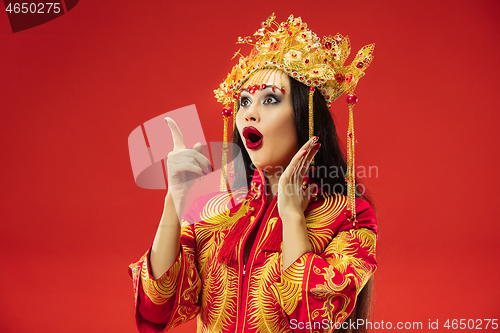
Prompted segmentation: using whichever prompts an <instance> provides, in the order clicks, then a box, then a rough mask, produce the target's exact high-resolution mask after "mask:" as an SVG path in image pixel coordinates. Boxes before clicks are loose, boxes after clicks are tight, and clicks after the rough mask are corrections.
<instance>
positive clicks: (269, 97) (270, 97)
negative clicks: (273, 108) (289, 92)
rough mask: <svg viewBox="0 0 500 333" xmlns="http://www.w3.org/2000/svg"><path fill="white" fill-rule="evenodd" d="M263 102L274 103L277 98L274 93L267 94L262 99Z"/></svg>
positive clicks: (276, 101)
mask: <svg viewBox="0 0 500 333" xmlns="http://www.w3.org/2000/svg"><path fill="white" fill-rule="evenodd" d="M262 103H263V104H276V103H279V100H278V99H277V98H276V96H274V95H267V96H266V97H265V98H264V100H263V101H262Z"/></svg>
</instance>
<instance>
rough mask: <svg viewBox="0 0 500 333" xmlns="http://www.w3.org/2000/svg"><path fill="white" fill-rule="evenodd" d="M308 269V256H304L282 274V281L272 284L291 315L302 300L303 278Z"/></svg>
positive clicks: (278, 297)
mask: <svg viewBox="0 0 500 333" xmlns="http://www.w3.org/2000/svg"><path fill="white" fill-rule="evenodd" d="M305 269H306V257H305V256H302V257H300V258H299V259H298V261H295V262H294V263H293V264H291V265H290V266H289V267H288V268H287V269H286V270H285V271H284V272H283V275H282V276H281V281H279V282H276V283H275V284H274V285H272V286H271V290H272V291H273V294H274V296H275V297H276V299H278V301H279V302H280V303H281V307H282V308H283V309H284V310H285V312H286V313H287V314H288V315H290V314H291V313H293V312H294V311H295V309H296V308H297V305H298V304H299V302H300V301H302V279H303V277H304V272H305Z"/></svg>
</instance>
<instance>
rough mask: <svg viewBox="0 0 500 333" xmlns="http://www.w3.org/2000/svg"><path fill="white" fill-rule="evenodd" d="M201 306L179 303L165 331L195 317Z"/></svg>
mask: <svg viewBox="0 0 500 333" xmlns="http://www.w3.org/2000/svg"><path fill="white" fill-rule="evenodd" d="M198 311H199V307H187V306H182V305H179V306H178V307H177V308H176V310H175V312H176V313H175V314H172V316H171V317H170V318H171V321H170V322H169V323H168V325H167V326H166V327H165V329H164V331H168V330H169V329H172V328H174V327H176V326H179V325H180V324H182V323H185V322H187V321H188V320H191V319H193V318H194V317H196V315H197V314H198Z"/></svg>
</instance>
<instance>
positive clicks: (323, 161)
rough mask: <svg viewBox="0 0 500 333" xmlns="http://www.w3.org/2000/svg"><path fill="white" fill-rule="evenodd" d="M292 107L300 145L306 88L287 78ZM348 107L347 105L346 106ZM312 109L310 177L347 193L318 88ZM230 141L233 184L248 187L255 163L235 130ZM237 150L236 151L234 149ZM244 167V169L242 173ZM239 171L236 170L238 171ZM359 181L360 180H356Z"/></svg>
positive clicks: (360, 308) (356, 315)
mask: <svg viewBox="0 0 500 333" xmlns="http://www.w3.org/2000/svg"><path fill="white" fill-rule="evenodd" d="M290 85H291V94H292V106H293V113H294V116H295V128H296V131H297V143H298V146H299V147H302V145H304V144H305V143H306V142H307V141H308V140H309V113H308V112H309V87H308V86H306V85H305V84H303V83H301V82H299V81H296V80H295V79H293V78H290ZM346 108H347V107H346ZM313 109H314V135H316V136H318V137H319V142H320V143H321V149H320V150H319V151H318V153H317V154H316V156H315V157H314V160H315V166H316V171H315V172H313V173H312V175H311V178H312V180H313V181H314V182H315V183H317V184H319V185H320V187H321V189H322V191H323V192H326V193H333V192H336V193H340V194H344V195H347V186H346V181H345V173H346V171H347V163H346V159H345V157H344V154H343V153H342V150H341V149H340V145H339V139H338V135H337V129H336V128H335V123H334V121H333V118H332V115H331V114H330V110H329V109H328V105H327V104H326V101H325V99H324V97H323V96H322V95H321V93H320V92H319V90H318V89H316V91H315V92H314V96H313ZM233 143H235V144H236V146H237V147H238V148H237V149H236V148H235V149H233V156H235V155H236V154H238V153H241V154H242V159H237V160H236V161H235V168H234V169H235V180H234V181H235V183H234V185H235V186H236V187H239V186H250V182H251V180H252V176H253V173H254V170H255V166H254V165H253V163H252V160H251V159H250V156H249V155H248V153H247V151H246V149H245V146H244V144H243V141H242V140H241V137H240V135H239V133H238V131H237V130H235V131H234V132H233ZM237 150H239V152H238V151H237ZM238 160H239V161H241V160H242V161H243V163H244V166H242V165H238V164H237V163H238V162H237V161H238ZM243 170H245V172H243ZM238 171H239V172H238ZM358 184H359V182H358ZM358 197H361V198H362V199H364V200H365V201H368V202H369V203H370V204H371V200H370V198H369V196H368V194H367V193H366V191H363V194H362V195H358ZM372 280H373V278H370V280H369V281H368V282H367V283H366V285H365V286H364V288H363V290H361V292H360V293H359V294H358V297H357V300H356V305H355V307H354V310H353V311H352V313H351V315H350V316H349V317H348V318H347V319H346V320H347V321H348V322H349V320H350V321H352V322H355V321H356V320H357V319H364V320H365V322H366V320H368V316H369V310H370V303H371V302H370V301H371V295H372V289H373V281H372ZM336 332H345V333H350V332H360V333H361V332H365V329H364V326H363V325H361V326H360V327H359V328H358V329H355V330H351V329H338V330H336Z"/></svg>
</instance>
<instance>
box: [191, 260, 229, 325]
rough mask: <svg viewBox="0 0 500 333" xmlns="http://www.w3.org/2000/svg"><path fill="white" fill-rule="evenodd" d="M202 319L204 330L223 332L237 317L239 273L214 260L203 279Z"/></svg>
mask: <svg viewBox="0 0 500 333" xmlns="http://www.w3.org/2000/svg"><path fill="white" fill-rule="evenodd" d="M203 290H206V292H204V293H202V299H201V313H200V319H201V321H202V322H203V323H204V325H203V326H204V327H203V330H202V331H206V332H222V331H225V330H226V329H225V328H227V327H228V326H230V325H231V324H233V323H234V319H235V318H236V317H237V314H236V307H237V304H236V302H237V297H236V295H237V292H238V273H237V272H236V269H234V268H231V267H228V266H226V265H224V264H221V263H219V262H218V261H216V260H214V261H213V262H212V264H211V266H210V271H209V273H208V274H207V276H206V277H205V278H204V279H203Z"/></svg>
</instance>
